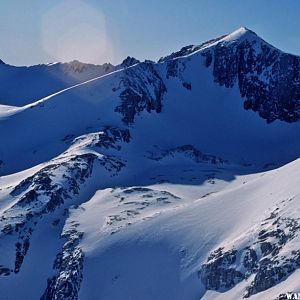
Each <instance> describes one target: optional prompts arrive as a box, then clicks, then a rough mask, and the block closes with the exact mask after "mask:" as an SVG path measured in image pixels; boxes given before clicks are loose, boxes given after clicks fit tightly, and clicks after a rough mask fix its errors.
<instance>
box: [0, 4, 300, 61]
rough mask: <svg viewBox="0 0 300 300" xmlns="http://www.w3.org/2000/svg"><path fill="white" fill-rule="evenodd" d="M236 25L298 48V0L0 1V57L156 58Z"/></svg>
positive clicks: (282, 46)
mask: <svg viewBox="0 0 300 300" xmlns="http://www.w3.org/2000/svg"><path fill="white" fill-rule="evenodd" d="M241 26H246V27H248V28H250V29H251V30H253V31H255V32H256V33H257V34H258V35H260V36H261V37H263V38H264V39H265V40H267V41H268V42H269V43H271V44H273V45H274V46H276V47H278V48H280V49H282V50H284V51H287V52H290V53H294V54H299V55H300V1H298V0H285V1H284V0H282V1H279V0H268V1H267V0H219V1H217V0H1V6H0V37H1V40H0V41H1V42H0V58H1V59H2V60H4V61H5V62H7V63H9V64H14V65H32V64H39V63H47V62H55V61H70V60H72V59H79V60H81V61H84V62H92V63H98V64H101V63H104V62H111V63H114V64H117V63H119V62H121V61H122V60H123V58H125V57H126V56H128V55H130V56H134V57H136V58H138V59H140V60H144V59H151V60H157V59H159V58H160V57H161V56H164V55H167V54H170V53H171V52H173V51H176V50H178V49H180V48H181V47H183V46H186V45H189V44H200V43H202V42H204V41H206V40H209V39H211V38H214V37H217V36H219V35H222V34H226V33H229V32H231V31H233V30H235V29H237V28H238V27H241Z"/></svg>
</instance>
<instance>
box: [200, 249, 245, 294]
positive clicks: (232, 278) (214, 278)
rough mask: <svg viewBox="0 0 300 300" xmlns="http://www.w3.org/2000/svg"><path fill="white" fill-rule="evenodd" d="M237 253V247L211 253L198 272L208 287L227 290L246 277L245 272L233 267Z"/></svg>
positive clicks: (209, 288)
mask: <svg viewBox="0 0 300 300" xmlns="http://www.w3.org/2000/svg"><path fill="white" fill-rule="evenodd" d="M236 254H237V250H235V249H232V250H229V251H226V252H223V251H222V248H219V249H217V250H216V251H214V252H213V253H211V255H210V256H209V257H208V259H207V263H206V264H204V265H203V266H202V269H201V271H199V273H198V275H199V277H200V278H201V281H202V283H203V284H204V285H205V287H206V289H208V290H218V291H226V290H228V289H230V288H232V287H234V286H235V285H236V284H237V283H239V282H240V281H241V280H243V279H244V274H243V273H241V272H240V271H238V270H236V269H235V268H234V267H233V265H234V263H235V262H236Z"/></svg>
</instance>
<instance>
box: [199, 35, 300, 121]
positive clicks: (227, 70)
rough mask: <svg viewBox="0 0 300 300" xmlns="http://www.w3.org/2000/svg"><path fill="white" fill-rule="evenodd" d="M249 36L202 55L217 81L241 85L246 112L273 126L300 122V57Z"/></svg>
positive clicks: (227, 42) (224, 43)
mask: <svg viewBox="0 0 300 300" xmlns="http://www.w3.org/2000/svg"><path fill="white" fill-rule="evenodd" d="M246 35H247V36H246V37H245V38H240V39H237V40H234V41H221V42H219V43H218V44H216V45H215V47H214V48H212V49H209V50H207V51H204V52H203V53H202V55H203V56H205V57H206V63H205V65H206V66H207V67H209V66H211V67H212V71H213V75H214V80H215V81H216V82H218V83H219V84H220V85H222V86H225V87H227V88H229V87H233V86H234V85H235V84H237V85H238V87H239V90H240V93H241V96H242V97H244V99H245V102H244V107H245V109H251V110H253V111H255V112H258V113H259V115H260V116H261V117H262V118H264V119H266V120H267V122H269V123H270V122H273V121H275V120H281V121H286V122H295V121H297V120H299V118H300V58H299V57H298V56H294V55H291V54H286V53H283V52H281V51H280V50H278V49H276V48H273V47H272V46H271V45H269V44H267V43H266V42H264V41H263V40H261V39H260V38H259V37H257V36H256V35H255V33H253V32H251V31H249V30H248V32H247V33H246Z"/></svg>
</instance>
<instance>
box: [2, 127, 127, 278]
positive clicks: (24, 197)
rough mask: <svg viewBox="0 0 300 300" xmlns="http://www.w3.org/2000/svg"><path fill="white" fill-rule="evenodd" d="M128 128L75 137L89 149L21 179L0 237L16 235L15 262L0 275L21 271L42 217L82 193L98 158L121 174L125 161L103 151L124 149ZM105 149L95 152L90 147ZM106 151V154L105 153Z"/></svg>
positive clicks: (76, 143) (78, 145) (79, 146)
mask: <svg viewBox="0 0 300 300" xmlns="http://www.w3.org/2000/svg"><path fill="white" fill-rule="evenodd" d="M129 140H130V132H129V130H128V129H119V128H115V127H107V128H105V129H104V130H103V132H98V133H95V134H91V135H85V136H83V137H79V138H77V139H75V140H74V143H73V144H72V146H71V148H70V149H71V151H73V150H74V147H76V148H77V150H79V151H82V150H83V149H85V148H87V147H88V148H87V149H85V152H86V153H83V154H79V155H73V154H68V153H65V154H64V155H62V157H58V158H57V159H55V160H52V161H51V162H50V163H49V164H48V165H47V166H45V167H43V168H42V169H40V170H39V171H37V172H36V173H35V174H34V175H32V176H30V177H27V178H26V179H25V180H23V181H21V182H20V183H19V184H18V185H17V186H15V187H14V188H13V190H12V191H11V196H12V197H14V198H16V200H17V201H15V204H14V205H12V206H11V207H10V208H9V209H7V210H6V211H4V212H3V214H2V215H1V218H0V238H1V237H5V236H7V235H13V236H14V239H15V245H13V247H14V249H15V253H16V255H15V262H14V267H13V266H1V265H0V276H1V275H3V276H7V275H9V274H11V273H12V272H14V273H18V272H19V271H20V268H21V266H22V264H23V260H24V258H25V256H26V254H27V252H28V250H29V248H30V238H31V235H32V233H33V231H34V229H35V227H36V226H37V224H38V223H39V222H40V219H41V218H42V217H43V216H45V215H48V214H50V213H53V212H54V211H55V210H56V209H58V208H59V207H60V206H62V205H63V204H64V203H65V202H66V201H72V199H73V198H74V196H75V195H78V194H79V191H80V187H81V185H83V184H84V183H85V182H86V181H87V180H88V179H89V177H90V176H91V175H92V171H93V167H94V164H95V162H96V161H97V163H98V164H100V166H101V167H102V168H104V169H105V170H106V171H107V172H109V173H110V174H111V176H113V175H115V174H117V173H118V172H119V171H120V170H121V169H122V167H124V165H125V163H124V162H123V161H122V160H121V159H120V158H118V157H117V156H114V155H112V154H107V155H103V154H104V152H103V151H105V150H106V149H114V150H116V151H119V150H120V149H121V146H120V143H128V142H129ZM93 148H95V150H97V151H98V152H101V154H100V155H99V156H98V155H97V152H94V153H91V152H90V150H88V149H93ZM102 153H103V154H102Z"/></svg>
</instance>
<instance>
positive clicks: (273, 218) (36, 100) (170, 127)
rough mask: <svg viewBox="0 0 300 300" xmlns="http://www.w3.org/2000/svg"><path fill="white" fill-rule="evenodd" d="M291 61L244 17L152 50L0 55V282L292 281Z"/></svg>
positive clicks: (41, 292)
mask: <svg viewBox="0 0 300 300" xmlns="http://www.w3.org/2000/svg"><path fill="white" fill-rule="evenodd" d="M299 65H300V58H299V57H297V56H293V55H291V54H286V53H284V52H282V51H280V50H278V49H276V48H274V47H272V46H271V45H269V44H268V43H266V42H265V41H263V40H262V39H261V38H259V37H258V36H257V35H256V34H255V33H253V32H252V31H250V30H248V29H246V28H244V27H242V28H240V29H238V30H236V31H234V32H233V33H231V34H228V35H224V36H222V37H219V38H216V39H213V40H210V41H207V42H205V43H203V44H201V45H197V46H195V45H190V46H186V47H184V48H182V49H181V50H179V51H178V52H175V53H172V54H170V55H169V56H166V57H163V58H161V59H160V60H159V61H158V62H152V61H148V60H146V61H144V62H139V61H138V60H136V59H135V58H132V57H127V58H126V59H125V60H124V61H123V63H122V64H120V65H118V66H112V65H109V64H104V65H102V66H93V65H87V64H82V63H80V62H77V61H73V62H71V63H70V64H54V65H50V66H46V65H41V66H33V67H29V68H25V67H24V68H23V67H20V68H19V67H13V66H8V65H0V79H1V82H2V85H1V88H0V91H1V93H0V94H1V95H0V96H1V97H0V103H1V104H0V141H1V145H0V175H1V177H0V291H1V297H2V298H3V299H8V300H15V299H41V300H55V299H56V300H58V299H64V300H78V299H79V300H91V299H104V300H111V299H125V300H126V299H143V300H147V299H149V300H150V299H151V300H152V299H158V300H160V299H161V300H166V299H170V300H171V299H172V300H174V299H178V300H179V299H204V300H211V299H222V300H224V299H225V300H230V299H243V298H250V299H253V300H255V299H282V297H284V296H283V295H280V294H284V293H286V292H290V291H298V290H299V289H300V285H299V280H298V278H299V272H300V252H299V248H300V218H299V213H298V207H299V201H300V196H299V195H300V190H299V184H298V181H299V180H298V178H299V176H300V174H299V170H300V161H299V156H300V140H299V134H300V122H299V119H300V109H299V108H300V77H299V74H300V70H299ZM20 282H22V285H20ZM2 298H1V299H2Z"/></svg>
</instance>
